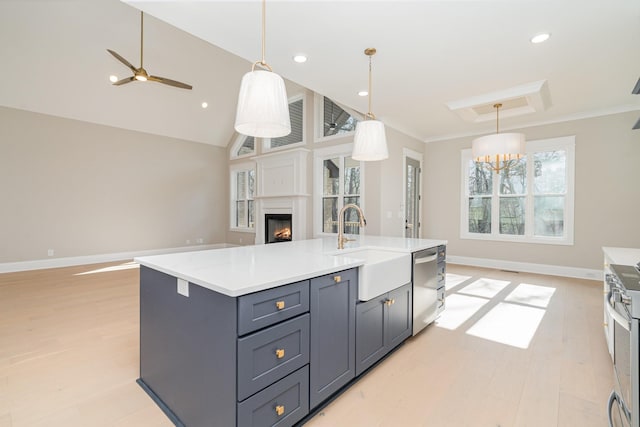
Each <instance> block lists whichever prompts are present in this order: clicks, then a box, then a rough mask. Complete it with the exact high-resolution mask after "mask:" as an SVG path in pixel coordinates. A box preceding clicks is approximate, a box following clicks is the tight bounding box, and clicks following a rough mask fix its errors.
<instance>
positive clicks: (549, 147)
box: [460, 137, 575, 245]
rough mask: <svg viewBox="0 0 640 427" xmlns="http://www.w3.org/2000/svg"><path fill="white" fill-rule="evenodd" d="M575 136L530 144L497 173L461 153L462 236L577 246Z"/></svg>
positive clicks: (467, 151)
mask: <svg viewBox="0 0 640 427" xmlns="http://www.w3.org/2000/svg"><path fill="white" fill-rule="evenodd" d="M574 147H575V137H563V138H554V139H547V140H540V141H529V142H527V153H526V155H525V156H524V157H523V158H522V159H520V160H512V161H509V162H506V164H505V163H503V164H504V165H505V168H504V169H503V170H501V171H500V173H496V172H495V171H493V170H492V169H491V167H490V166H489V165H488V164H486V163H475V162H474V161H473V160H472V158H471V150H463V152H462V174H463V177H462V178H463V179H462V182H463V189H462V192H461V194H462V201H461V206H462V212H461V215H460V217H461V224H460V229H461V237H462V238H469V239H487V240H509V241H520V242H531V243H555V244H563V245H571V244H573V190H574V182H573V181H574V173H573V171H574Z"/></svg>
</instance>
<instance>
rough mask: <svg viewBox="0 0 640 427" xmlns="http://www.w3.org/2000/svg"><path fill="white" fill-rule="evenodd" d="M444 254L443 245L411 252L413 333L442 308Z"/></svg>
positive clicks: (432, 318)
mask: <svg viewBox="0 0 640 427" xmlns="http://www.w3.org/2000/svg"><path fill="white" fill-rule="evenodd" d="M445 256H446V247H445V246H444V245H443V246H438V247H434V248H430V249H425V250H422V251H419V252H414V253H413V272H412V282H413V335H416V334H417V333H418V332H420V331H421V330H422V329H424V328H425V327H426V326H427V325H428V324H430V323H431V322H433V321H434V320H436V318H437V317H438V315H439V314H440V313H442V311H443V310H444V305H445V302H444V279H445V270H446V264H445V259H446V258H445Z"/></svg>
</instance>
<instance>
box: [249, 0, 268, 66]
mask: <svg viewBox="0 0 640 427" xmlns="http://www.w3.org/2000/svg"><path fill="white" fill-rule="evenodd" d="M266 16H267V0H262V59H261V60H260V61H256V62H254V63H253V66H252V67H251V71H255V69H256V65H260V66H261V67H262V68H266V69H267V70H269V71H273V70H272V69H271V67H270V66H269V64H267V61H266V60H265V59H264V56H265V55H264V52H265V46H266V38H267V36H266V32H267V31H266V28H267V18H266Z"/></svg>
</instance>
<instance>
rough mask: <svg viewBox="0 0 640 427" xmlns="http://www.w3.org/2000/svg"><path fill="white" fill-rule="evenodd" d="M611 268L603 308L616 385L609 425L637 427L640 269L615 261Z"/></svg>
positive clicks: (639, 406)
mask: <svg viewBox="0 0 640 427" xmlns="http://www.w3.org/2000/svg"><path fill="white" fill-rule="evenodd" d="M638 264H639V266H640V263H638ZM610 268H611V274H607V276H606V282H607V285H608V288H609V289H608V293H607V305H606V306H605V308H606V309H607V311H608V312H609V314H610V315H611V318H612V320H613V322H614V328H613V371H614V377H615V384H614V386H615V388H614V390H613V391H612V392H611V396H610V397H609V402H608V416H609V426H618V425H620V426H631V427H640V390H639V380H640V366H639V363H640V361H639V352H640V346H639V341H640V270H639V267H633V266H629V265H616V264H614V265H611V266H610Z"/></svg>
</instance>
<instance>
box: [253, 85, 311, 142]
mask: <svg viewBox="0 0 640 427" xmlns="http://www.w3.org/2000/svg"><path fill="white" fill-rule="evenodd" d="M300 100H302V141H299V142H294V143H292V144H288V145H283V146H280V147H271V138H263V140H262V152H263V153H271V152H275V151H282V150H288V149H291V148H294V147H300V146H304V145H306V144H307V126H306V123H307V120H306V117H307V95H306V94H305V93H301V94H299V95H294V96H292V97H290V98H288V99H287V103H288V104H289V105H291V104H293V103H294V102H297V101H300Z"/></svg>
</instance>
